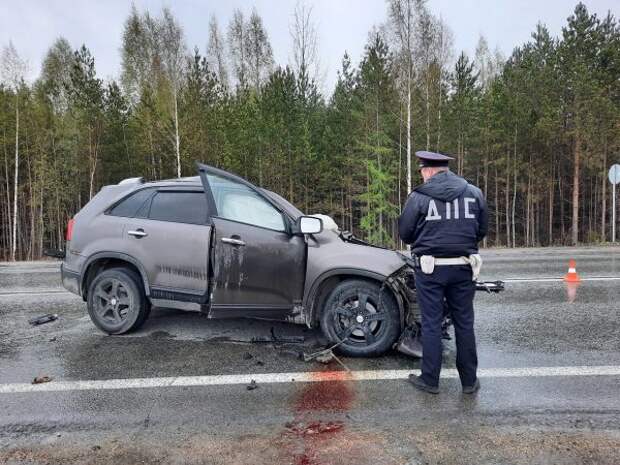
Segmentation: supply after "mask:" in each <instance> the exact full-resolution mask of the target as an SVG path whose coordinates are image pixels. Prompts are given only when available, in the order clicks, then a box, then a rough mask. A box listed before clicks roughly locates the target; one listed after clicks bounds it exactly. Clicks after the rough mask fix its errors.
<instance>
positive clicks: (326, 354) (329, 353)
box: [315, 350, 334, 364]
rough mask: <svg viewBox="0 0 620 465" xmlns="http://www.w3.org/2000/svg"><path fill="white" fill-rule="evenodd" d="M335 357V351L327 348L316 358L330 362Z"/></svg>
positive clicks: (320, 361) (325, 362)
mask: <svg viewBox="0 0 620 465" xmlns="http://www.w3.org/2000/svg"><path fill="white" fill-rule="evenodd" d="M333 359H334V353H333V352H332V351H331V350H327V351H325V352H322V353H321V354H319V355H317V356H316V358H315V360H316V361H317V362H319V363H324V364H328V363H329V362H331V361H332V360H333Z"/></svg>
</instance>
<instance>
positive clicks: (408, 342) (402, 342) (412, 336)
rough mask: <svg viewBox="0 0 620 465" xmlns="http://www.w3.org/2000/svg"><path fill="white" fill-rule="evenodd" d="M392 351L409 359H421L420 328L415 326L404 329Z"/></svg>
mask: <svg viewBox="0 0 620 465" xmlns="http://www.w3.org/2000/svg"><path fill="white" fill-rule="evenodd" d="M394 349H395V350H397V351H398V352H400V353H402V354H405V355H408V356H410V357H415V358H422V341H421V339H420V327H419V326H418V325H417V324H414V325H411V326H408V327H406V328H405V329H404V331H403V332H402V334H401V335H400V338H399V339H398V342H397V343H396V344H394Z"/></svg>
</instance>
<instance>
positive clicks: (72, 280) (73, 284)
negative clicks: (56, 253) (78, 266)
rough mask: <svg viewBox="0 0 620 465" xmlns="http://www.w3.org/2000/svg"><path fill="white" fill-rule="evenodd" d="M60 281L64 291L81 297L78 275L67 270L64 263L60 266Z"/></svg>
mask: <svg viewBox="0 0 620 465" xmlns="http://www.w3.org/2000/svg"><path fill="white" fill-rule="evenodd" d="M60 279H61V280H62V285H63V287H64V288H65V289H66V290H68V291H69V292H73V293H74V294H77V295H82V293H81V292H80V274H79V273H78V272H76V271H71V270H68V269H67V267H66V266H65V264H64V263H61V264H60Z"/></svg>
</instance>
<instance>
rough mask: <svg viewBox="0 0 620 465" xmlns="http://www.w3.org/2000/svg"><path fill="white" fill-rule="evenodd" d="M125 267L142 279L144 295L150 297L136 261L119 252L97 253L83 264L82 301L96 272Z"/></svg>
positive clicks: (147, 286) (144, 276) (141, 269)
mask: <svg viewBox="0 0 620 465" xmlns="http://www.w3.org/2000/svg"><path fill="white" fill-rule="evenodd" d="M121 266H123V267H126V268H129V269H131V270H133V271H135V272H136V273H137V274H138V275H139V276H140V277H141V278H142V285H143V286H144V293H145V295H146V296H147V297H148V296H149V295H150V286H149V282H148V278H147V274H146V271H145V270H144V267H143V266H142V265H141V264H140V262H139V261H138V260H136V259H135V258H134V257H132V256H131V255H128V254H124V253H120V252H98V253H96V254H93V255H91V256H90V257H89V258H88V260H87V261H86V263H85V264H84V271H83V272H82V275H81V280H80V289H81V291H82V299H83V300H84V301H86V300H87V298H88V287H89V285H90V283H91V281H92V280H93V278H94V277H95V276H96V275H97V273H98V272H100V271H102V270H105V269H108V268H113V267H121Z"/></svg>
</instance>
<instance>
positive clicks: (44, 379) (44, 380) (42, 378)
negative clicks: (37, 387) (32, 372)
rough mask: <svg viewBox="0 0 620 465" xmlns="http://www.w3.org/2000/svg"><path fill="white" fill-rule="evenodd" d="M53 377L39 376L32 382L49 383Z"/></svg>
mask: <svg viewBox="0 0 620 465" xmlns="http://www.w3.org/2000/svg"><path fill="white" fill-rule="evenodd" d="M52 379H54V378H52V377H51V376H37V377H36V378H35V379H33V380H32V384H43V383H49V382H50V381H51V380H52Z"/></svg>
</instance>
